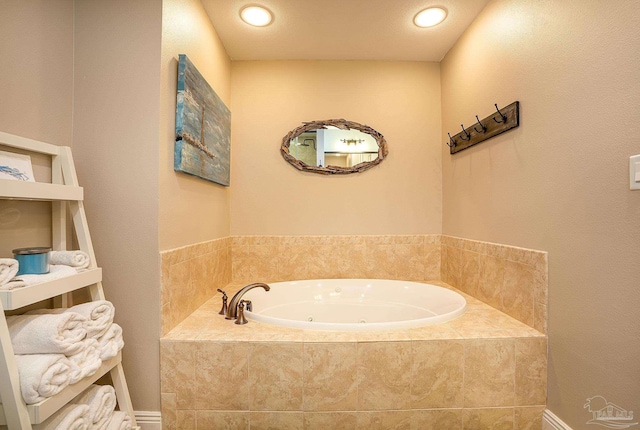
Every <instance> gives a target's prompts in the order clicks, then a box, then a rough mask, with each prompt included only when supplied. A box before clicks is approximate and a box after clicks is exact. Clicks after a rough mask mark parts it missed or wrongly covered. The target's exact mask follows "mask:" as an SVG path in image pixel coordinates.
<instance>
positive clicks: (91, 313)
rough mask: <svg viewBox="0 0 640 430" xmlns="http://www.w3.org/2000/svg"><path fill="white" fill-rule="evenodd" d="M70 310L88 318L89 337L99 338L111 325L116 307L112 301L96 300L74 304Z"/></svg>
mask: <svg viewBox="0 0 640 430" xmlns="http://www.w3.org/2000/svg"><path fill="white" fill-rule="evenodd" d="M68 311H69V312H77V313H79V314H80V315H83V316H85V317H86V318H87V325H86V329H87V337H92V338H94V339H98V338H100V337H101V336H102V335H103V334H105V333H106V332H107V330H108V329H109V327H111V324H112V323H113V316H114V315H115V313H116V308H115V307H114V306H113V304H111V302H108V301H106V300H96V301H95V302H88V303H83V304H81V305H76V306H72V307H70V308H69V309H68Z"/></svg>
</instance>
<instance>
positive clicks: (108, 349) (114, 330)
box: [98, 323, 124, 361]
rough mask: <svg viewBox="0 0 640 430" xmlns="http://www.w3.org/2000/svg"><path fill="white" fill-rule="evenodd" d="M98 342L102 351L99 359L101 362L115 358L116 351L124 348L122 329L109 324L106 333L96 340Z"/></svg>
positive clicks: (116, 325)
mask: <svg viewBox="0 0 640 430" xmlns="http://www.w3.org/2000/svg"><path fill="white" fill-rule="evenodd" d="M98 342H100V348H101V349H102V353H101V354H100V358H101V359H102V360H103V361H104V360H108V359H110V358H113V357H115V356H116V355H118V351H120V350H121V349H122V348H123V347H124V340H123V339H122V327H120V326H119V325H118V324H115V323H113V324H111V326H110V327H109V329H108V330H107V332H106V333H105V334H103V335H102V337H100V338H99V339H98Z"/></svg>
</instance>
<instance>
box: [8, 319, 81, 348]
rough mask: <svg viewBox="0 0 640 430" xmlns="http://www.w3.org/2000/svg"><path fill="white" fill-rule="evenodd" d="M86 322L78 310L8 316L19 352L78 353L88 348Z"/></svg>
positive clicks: (13, 342) (14, 342)
mask: <svg viewBox="0 0 640 430" xmlns="http://www.w3.org/2000/svg"><path fill="white" fill-rule="evenodd" d="M86 322H87V319H86V318H85V317H83V316H82V315H80V314H78V313H75V312H63V313H61V314H44V315H15V316H10V317H7V325H8V326H9V334H10V335H11V344H12V345H13V351H14V353H15V354H48V353H50V354H64V355H73V354H77V353H79V352H80V351H82V349H83V348H84V344H83V343H82V341H83V339H84V338H85V337H86V335H87V331H86V330H85V328H84V326H85V324H86Z"/></svg>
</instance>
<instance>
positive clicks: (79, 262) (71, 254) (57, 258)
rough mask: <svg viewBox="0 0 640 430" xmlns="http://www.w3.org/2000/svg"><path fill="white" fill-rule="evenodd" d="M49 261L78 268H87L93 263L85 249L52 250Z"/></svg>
mask: <svg viewBox="0 0 640 430" xmlns="http://www.w3.org/2000/svg"><path fill="white" fill-rule="evenodd" d="M49 261H50V262H51V264H64V265H65V266H71V267H75V268H76V269H86V268H87V267H89V263H91V259H90V258H89V254H87V253H86V252H83V251H51V255H50V256H49Z"/></svg>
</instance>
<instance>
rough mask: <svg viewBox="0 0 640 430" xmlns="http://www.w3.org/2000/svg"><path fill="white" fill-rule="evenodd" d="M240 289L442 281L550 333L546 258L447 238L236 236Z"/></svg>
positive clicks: (236, 279)
mask: <svg viewBox="0 0 640 430" xmlns="http://www.w3.org/2000/svg"><path fill="white" fill-rule="evenodd" d="M231 243H232V256H233V258H232V260H233V261H232V269H233V270H232V272H233V275H232V280H233V282H236V283H251V282H277V281H292V280H296V279H331V278H374V279H400V280H405V281H428V280H431V279H441V280H443V281H445V282H447V283H448V284H449V285H452V286H454V287H456V288H458V289H460V290H462V291H464V292H466V293H468V294H470V295H472V296H473V297H476V298H478V299H480V300H482V301H484V302H485V303H487V304H489V305H491V306H493V307H495V308H496V309H499V310H501V311H502V312H504V313H506V314H508V315H510V316H512V317H513V318H515V319H517V320H519V321H522V322H523V323H525V324H527V325H529V326H531V327H534V328H536V329H537V330H538V331H540V332H542V333H546V319H547V253H546V252H542V251H536V250H532V249H525V248H518V247H513V246H506V245H500V244H495V243H489V242H480V241H475V240H468V239H461V238H457V237H451V236H441V235H412V236H235V237H232V238H231Z"/></svg>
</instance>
